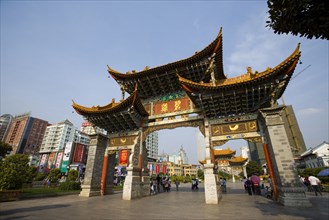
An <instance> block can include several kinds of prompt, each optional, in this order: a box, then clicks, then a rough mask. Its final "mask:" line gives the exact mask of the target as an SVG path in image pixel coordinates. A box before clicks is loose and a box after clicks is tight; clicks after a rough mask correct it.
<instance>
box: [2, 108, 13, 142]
mask: <svg viewBox="0 0 329 220" xmlns="http://www.w3.org/2000/svg"><path fill="white" fill-rule="evenodd" d="M12 119H13V116H12V115H10V114H4V115H1V117H0V141H4V138H5V135H6V132H7V131H8V128H9V125H10V122H11V120H12Z"/></svg>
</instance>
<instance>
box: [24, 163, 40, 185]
mask: <svg viewBox="0 0 329 220" xmlns="http://www.w3.org/2000/svg"><path fill="white" fill-rule="evenodd" d="M37 174H38V170H37V168H36V167H34V166H29V168H28V170H27V179H26V183H32V181H33V180H34V178H35V177H36V176H37Z"/></svg>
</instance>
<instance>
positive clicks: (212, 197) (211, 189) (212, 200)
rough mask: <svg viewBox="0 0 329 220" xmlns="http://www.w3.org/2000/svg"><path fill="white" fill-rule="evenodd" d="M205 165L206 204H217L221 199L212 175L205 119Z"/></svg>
mask: <svg viewBox="0 0 329 220" xmlns="http://www.w3.org/2000/svg"><path fill="white" fill-rule="evenodd" d="M205 141H206V149H205V150H206V164H204V189H205V200H206V204H218V203H219V201H220V200H221V199H222V192H221V190H220V186H219V180H218V175H217V174H214V164H213V163H212V161H211V158H212V151H211V133H210V125H209V123H208V121H207V120H206V119H205Z"/></svg>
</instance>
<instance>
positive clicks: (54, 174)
mask: <svg viewBox="0 0 329 220" xmlns="http://www.w3.org/2000/svg"><path fill="white" fill-rule="evenodd" d="M59 178H61V171H60V169H59V168H54V169H51V170H50V172H49V174H48V179H50V182H51V183H57V181H58V180H59Z"/></svg>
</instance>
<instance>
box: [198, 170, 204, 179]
mask: <svg viewBox="0 0 329 220" xmlns="http://www.w3.org/2000/svg"><path fill="white" fill-rule="evenodd" d="M198 178H199V179H202V180H204V172H203V170H202V169H198Z"/></svg>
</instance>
